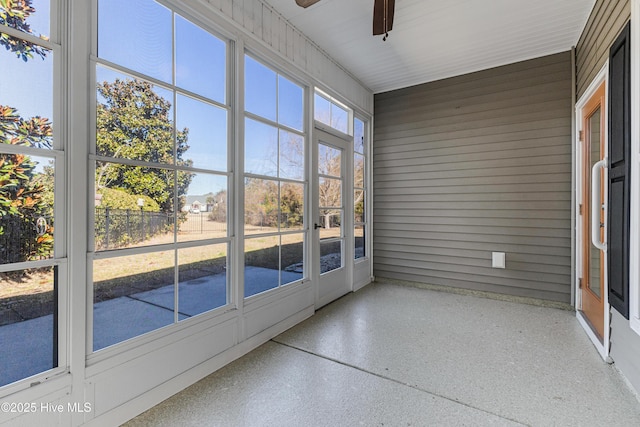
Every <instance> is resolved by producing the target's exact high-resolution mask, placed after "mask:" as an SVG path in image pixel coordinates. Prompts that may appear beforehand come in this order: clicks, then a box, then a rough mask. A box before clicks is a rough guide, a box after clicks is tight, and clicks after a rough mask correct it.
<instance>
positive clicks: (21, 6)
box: [0, 0, 51, 51]
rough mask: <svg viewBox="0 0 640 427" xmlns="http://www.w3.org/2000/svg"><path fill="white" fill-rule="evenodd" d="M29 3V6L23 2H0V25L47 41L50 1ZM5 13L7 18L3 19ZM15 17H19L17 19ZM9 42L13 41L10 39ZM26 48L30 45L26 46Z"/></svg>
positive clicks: (43, 0) (40, 0)
mask: <svg viewBox="0 0 640 427" xmlns="http://www.w3.org/2000/svg"><path fill="white" fill-rule="evenodd" d="M29 3H31V5H29V4H28V3H27V2H25V1H15V0H14V1H9V2H0V24H2V25H6V26H8V27H11V28H14V29H16V30H19V31H22V32H24V33H29V34H31V35H34V36H36V37H40V38H44V39H48V38H49V32H50V26H51V24H50V22H49V21H50V19H51V17H50V15H51V1H50V0H32V1H31V2H29ZM5 12H6V15H8V18H4V17H3V16H4V15H5ZM16 17H19V19H17V18H16ZM9 37H10V36H9ZM9 40H15V39H14V38H13V37H10V38H9ZM0 44H4V43H0ZM27 46H31V45H30V44H28V45H27ZM27 51H29V50H27Z"/></svg>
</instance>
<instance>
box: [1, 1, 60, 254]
mask: <svg viewBox="0 0 640 427" xmlns="http://www.w3.org/2000/svg"><path fill="white" fill-rule="evenodd" d="M34 12H35V9H34V8H33V7H32V6H31V0H0V24H2V25H6V26H8V27H11V28H15V29H17V30H19V31H22V32H25V33H28V34H33V31H32V30H31V27H30V26H29V24H28V23H27V22H26V19H27V18H28V17H29V16H30V15H31V14H33V13H34ZM41 38H42V39H45V37H42V36H41ZM0 45H1V46H4V47H5V49H7V50H8V51H10V52H13V53H15V54H16V56H17V57H18V58H21V59H22V60H23V61H25V62H26V61H28V60H29V59H32V58H34V54H35V55H38V56H39V57H40V58H42V59H44V58H45V56H46V55H47V53H48V52H49V51H48V50H47V49H45V48H43V47H40V46H38V45H35V44H33V43H31V42H28V41H24V40H21V39H19V38H16V37H13V36H10V35H8V34H0ZM52 139H53V132H52V129H51V123H50V122H49V120H48V119H46V118H42V117H39V116H36V117H32V118H30V119H24V118H22V117H21V116H20V115H19V114H18V110H17V109H15V108H12V107H10V106H6V105H0V144H10V145H24V146H30V147H37V148H51V145H52ZM35 168H36V162H34V161H33V160H32V159H31V158H30V157H29V156H26V155H23V154H2V155H0V238H2V237H3V236H4V239H5V242H3V244H2V246H3V248H2V249H3V252H2V258H1V259H0V262H2V263H10V262H21V261H27V260H32V259H38V258H43V257H49V256H50V255H51V252H52V251H53V226H52V225H51V216H52V214H53V168H51V167H49V170H47V167H46V166H45V171H44V173H36V172H35ZM40 217H48V221H47V222H46V223H45V224H46V226H45V227H44V229H43V230H40V233H39V234H34V227H35V225H36V221H37V218H40ZM9 232H11V233H12V235H14V236H15V235H17V236H21V237H20V238H17V239H16V238H7V233H9Z"/></svg>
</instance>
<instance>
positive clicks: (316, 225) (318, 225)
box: [313, 224, 322, 230]
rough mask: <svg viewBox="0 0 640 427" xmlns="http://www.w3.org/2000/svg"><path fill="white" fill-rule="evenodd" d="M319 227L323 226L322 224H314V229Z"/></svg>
mask: <svg viewBox="0 0 640 427" xmlns="http://www.w3.org/2000/svg"><path fill="white" fill-rule="evenodd" d="M318 228H322V226H321V225H320V224H313V229H314V230H317V229H318Z"/></svg>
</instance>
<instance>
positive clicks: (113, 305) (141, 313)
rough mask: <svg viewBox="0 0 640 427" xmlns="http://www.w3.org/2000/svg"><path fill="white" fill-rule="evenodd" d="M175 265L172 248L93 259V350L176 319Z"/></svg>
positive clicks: (181, 316) (168, 323) (170, 322)
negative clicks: (174, 310) (174, 307)
mask: <svg viewBox="0 0 640 427" xmlns="http://www.w3.org/2000/svg"><path fill="white" fill-rule="evenodd" d="M174 269H175V251H173V250H170V251H163V252H150V253H146V254H139V255H130V256H124V257H118V258H109V259H101V260H95V261H94V262H93V283H94V290H93V294H94V304H93V350H94V351H96V350H99V349H101V348H104V347H108V346H110V345H113V344H117V343H119V342H121V341H124V340H127V339H129V338H133V337H136V336H138V335H142V334H144V333H147V332H150V331H153V330H155V329H158V328H161V327H163V326H166V325H170V324H172V323H173V321H174V317H173V301H174V289H175V286H174V282H175V279H174V277H175V273H174V271H175V270H174ZM184 317H185V316H183V315H180V318H184Z"/></svg>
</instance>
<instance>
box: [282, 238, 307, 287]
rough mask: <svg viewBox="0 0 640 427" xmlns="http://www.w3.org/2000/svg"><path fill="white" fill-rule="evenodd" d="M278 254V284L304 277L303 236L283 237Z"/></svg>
mask: <svg viewBox="0 0 640 427" xmlns="http://www.w3.org/2000/svg"><path fill="white" fill-rule="evenodd" d="M280 254H281V255H280V256H281V261H280V265H281V266H282V271H281V272H280V284H281V285H286V284H289V283H292V282H295V281H296V280H301V279H302V277H303V275H304V234H285V235H283V236H282V246H281V248H280Z"/></svg>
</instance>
